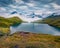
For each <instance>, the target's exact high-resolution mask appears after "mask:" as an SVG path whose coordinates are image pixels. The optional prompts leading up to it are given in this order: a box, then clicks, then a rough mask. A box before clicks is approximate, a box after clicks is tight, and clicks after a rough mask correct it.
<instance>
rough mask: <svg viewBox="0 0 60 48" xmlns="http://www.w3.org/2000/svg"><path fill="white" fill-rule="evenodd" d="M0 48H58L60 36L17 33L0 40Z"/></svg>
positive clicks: (59, 46) (59, 47)
mask: <svg viewBox="0 0 60 48" xmlns="http://www.w3.org/2000/svg"><path fill="white" fill-rule="evenodd" d="M0 48H60V36H52V35H47V34H35V33H29V32H17V33H14V34H12V35H9V36H3V37H2V38H0Z"/></svg>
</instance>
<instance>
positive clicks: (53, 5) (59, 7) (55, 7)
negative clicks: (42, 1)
mask: <svg viewBox="0 0 60 48" xmlns="http://www.w3.org/2000/svg"><path fill="white" fill-rule="evenodd" d="M51 5H52V7H53V8H54V9H60V5H58V4H56V3H51Z"/></svg>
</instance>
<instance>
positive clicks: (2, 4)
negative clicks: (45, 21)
mask: <svg viewBox="0 0 60 48" xmlns="http://www.w3.org/2000/svg"><path fill="white" fill-rule="evenodd" d="M58 10H60V0H5V1H4V0H0V15H1V14H2V12H3V13H4V14H10V13H11V12H13V11H17V12H19V13H23V14H24V15H25V14H30V13H31V12H34V13H35V14H40V15H44V16H47V15H48V14H51V13H53V12H59V11H58Z"/></svg>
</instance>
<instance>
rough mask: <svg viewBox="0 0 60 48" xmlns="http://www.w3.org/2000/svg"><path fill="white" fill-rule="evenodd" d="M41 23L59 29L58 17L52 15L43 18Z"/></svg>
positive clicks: (59, 16)
mask: <svg viewBox="0 0 60 48" xmlns="http://www.w3.org/2000/svg"><path fill="white" fill-rule="evenodd" d="M42 22H44V23H47V24H49V25H52V26H56V27H59V28H60V15H58V14H55V13H53V14H52V15H50V16H48V17H47V18H44V19H43V20H42Z"/></svg>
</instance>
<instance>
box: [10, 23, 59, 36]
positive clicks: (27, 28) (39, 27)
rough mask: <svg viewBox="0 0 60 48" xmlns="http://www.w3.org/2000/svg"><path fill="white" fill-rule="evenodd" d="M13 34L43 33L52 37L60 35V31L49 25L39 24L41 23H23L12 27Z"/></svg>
mask: <svg viewBox="0 0 60 48" xmlns="http://www.w3.org/2000/svg"><path fill="white" fill-rule="evenodd" d="M10 31H11V34H12V33H15V32H20V31H24V32H32V33H43V34H51V35H60V30H58V29H57V28H55V27H52V26H50V25H48V24H39V23H21V24H20V25H18V26H11V27H10Z"/></svg>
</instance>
